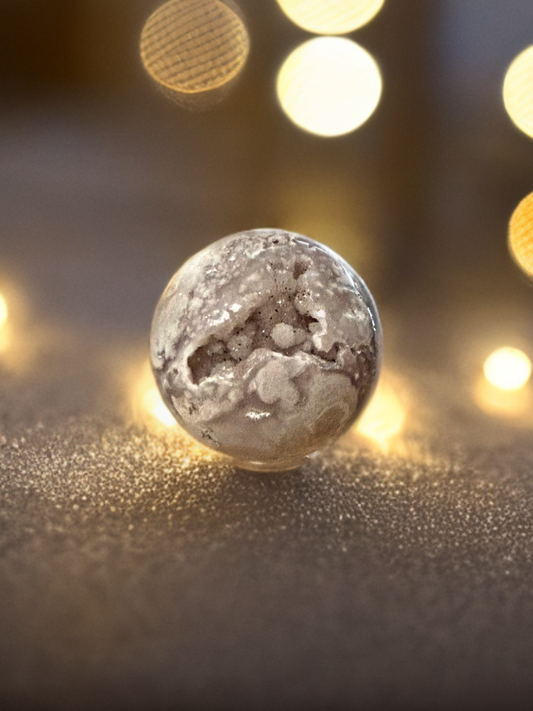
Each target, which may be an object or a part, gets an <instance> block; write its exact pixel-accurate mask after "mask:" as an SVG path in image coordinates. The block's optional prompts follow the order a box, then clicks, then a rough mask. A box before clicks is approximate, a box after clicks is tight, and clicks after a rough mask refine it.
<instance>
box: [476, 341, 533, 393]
mask: <svg viewBox="0 0 533 711" xmlns="http://www.w3.org/2000/svg"><path fill="white" fill-rule="evenodd" d="M483 372H484V374H485V378H486V379H487V380H488V382H489V383H490V384H491V385H493V386H494V387H495V388H498V389H499V390H520V388H523V387H524V386H525V385H526V383H527V382H528V380H529V378H530V377H531V360H530V359H529V358H528V356H527V355H526V354H525V353H524V352H523V351H521V350H519V349H518V348H510V347H504V348H498V350H496V351H494V352H493V353H491V354H490V355H489V357H488V358H487V359H486V361H485V363H484V365H483Z"/></svg>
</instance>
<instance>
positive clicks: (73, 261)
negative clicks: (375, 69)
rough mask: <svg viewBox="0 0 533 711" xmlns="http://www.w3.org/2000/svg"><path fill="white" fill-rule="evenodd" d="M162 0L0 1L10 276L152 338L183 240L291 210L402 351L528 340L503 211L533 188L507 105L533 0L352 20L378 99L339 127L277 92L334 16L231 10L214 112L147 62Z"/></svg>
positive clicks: (460, 350) (450, 353) (75, 319)
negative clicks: (243, 45)
mask: <svg viewBox="0 0 533 711" xmlns="http://www.w3.org/2000/svg"><path fill="white" fill-rule="evenodd" d="M285 1H286V2H287V0H285ZM288 4H289V5H290V2H289V3H288ZM378 4H379V3H378ZM178 5H179V3H178ZM296 5H297V3H296ZM160 6H161V3H158V2H154V1H151V0H106V2H104V1H103V0H102V1H100V0H47V1H46V2H42V0H2V3H1V5H0V94H1V98H2V101H1V109H0V131H1V139H2V143H1V145H2V148H1V151H2V158H1V162H0V181H1V190H0V280H1V281H3V283H4V284H5V285H6V286H5V287H4V291H5V289H7V288H8V287H7V284H12V285H13V286H16V288H18V289H19V291H20V293H21V294H23V295H24V297H25V298H26V299H27V303H28V305H31V310H32V313H33V314H34V316H35V317H36V318H38V319H40V320H44V321H54V322H59V321H61V322H68V323H69V324H71V325H75V326H76V327H77V328H80V327H90V328H96V329H98V330H100V331H102V330H106V329H108V330H111V331H113V332H114V333H118V332H123V333H127V334H130V335H131V334H135V335H138V336H140V335H141V334H144V335H146V336H147V334H148V330H149V323H150V318H151V313H152V311H153V308H154V305H155V303H156V301H157V299H158V296H159V294H160V293H161V291H162V289H163V287H164V285H165V284H166V283H167V281H168V279H169V278H170V276H171V275H172V273H173V272H174V271H175V270H176V269H177V268H178V267H179V265H180V264H181V263H182V262H183V260H184V259H185V258H186V257H188V256H189V255H191V254H192V253H194V252H195V251H197V250H198V249H199V248H200V247H203V246H205V245H207V244H209V243H210V242H212V241H213V240H215V239H217V238H220V237H222V236H224V235H226V234H230V233H232V232H235V231H239V230H242V229H250V228H253V227H258V226H275V227H282V228H287V229H290V230H295V231H299V232H302V233H304V234H307V235H309V236H311V237H313V238H315V239H318V240H320V241H322V242H324V243H326V244H328V245H329V246H331V247H333V249H335V250H337V251H338V252H339V253H340V254H342V255H343V256H344V257H345V258H347V259H348V260H349V261H350V262H351V263H352V265H353V266H354V267H355V268H356V269H357V270H358V271H359V272H360V274H361V275H362V276H363V278H364V279H365V280H366V281H367V283H368V284H369V286H370V288H371V289H372V291H373V293H374V294H375V296H376V299H377V301H378V304H379V305H380V308H381V310H382V312H383V314H384V318H385V322H386V326H387V330H386V340H387V343H388V346H389V349H390V352H391V354H392V353H395V352H396V351H397V350H398V351H401V352H403V353H404V354H405V357H406V358H408V359H414V360H411V362H413V363H416V362H417V360H418V359H421V360H422V361H424V362H425V363H426V364H429V365H431V366H435V367H445V368H448V369H451V370H454V369H455V370H457V368H460V367H463V366H464V367H468V361H469V358H472V367H477V368H479V367H481V366H480V359H481V360H482V359H483V357H484V355H486V354H488V353H489V352H490V350H491V349H492V348H493V347H494V348H496V347H499V346H508V345H511V346H516V347H521V348H526V350H527V348H529V349H530V351H531V343H532V342H533V340H532V339H533V332H532V331H533V320H532V318H531V313H532V307H533V290H532V288H531V284H530V283H529V282H528V280H527V278H526V277H525V276H524V275H523V274H522V273H521V272H520V270H519V269H518V268H517V266H516V265H515V264H514V263H513V261H512V259H511V258H510V256H509V253H508V250H507V226H508V222H509V219H510V216H511V214H512V212H513V210H514V209H515V207H516V205H517V204H518V203H519V201H520V200H521V199H522V198H523V197H525V196H526V195H527V194H528V193H529V192H530V191H531V189H532V188H533V140H532V139H531V138H529V137H528V136H526V135H525V134H524V133H522V132H521V131H520V130H518V128H516V126H515V125H514V124H513V123H512V121H511V119H510V118H509V116H508V115H507V113H506V111H505V108H504V105H503V100H502V86H503V80H504V77H505V74H506V71H507V69H508V67H509V65H510V64H511V62H512V61H513V60H514V58H515V57H516V56H517V55H518V54H519V53H520V52H522V50H524V49H525V48H526V47H528V46H529V45H530V44H531V43H533V7H532V5H531V3H530V2H529V1H528V0H509V2H506V3H502V2H500V1H499V0H466V1H465V0H401V2H400V1H399V0H387V2H385V3H384V4H383V6H382V7H380V8H379V11H378V12H377V13H376V14H375V16H374V17H372V18H371V20H370V21H368V22H367V23H366V24H365V25H364V26H362V27H360V28H358V29H356V30H355V31H352V32H349V33H348V34H347V35H346V37H348V38H349V39H351V40H354V41H356V42H357V43H358V44H360V45H361V46H362V47H364V48H365V49H366V50H367V52H369V53H370V54H371V55H372V57H373V58H374V59H375V61H376V62H377V65H378V66H379V71H380V73H381V77H382V93H381V99H380V101H379V103H378V105H377V107H376V109H375V111H374V112H373V113H372V115H370V117H369V118H368V119H367V120H366V121H365V122H364V123H363V124H362V125H361V126H360V127H359V128H357V129H356V130H354V131H351V132H349V133H347V134H345V135H341V136H336V137H324V136H319V135H316V134H313V133H310V132H308V131H305V130H302V129H301V128H299V127H298V126H297V125H295V123H293V122H292V121H291V120H289V118H288V117H287V115H286V113H284V111H283V110H282V108H281V105H280V100H279V98H278V96H277V94H276V78H277V75H278V72H279V71H280V68H281V65H282V64H283V62H284V61H285V59H286V58H287V56H288V55H289V53H290V52H291V51H292V50H294V49H295V48H297V47H298V46H299V45H301V44H302V43H303V42H305V41H307V40H309V39H311V38H313V37H314V36H315V35H316V34H317V33H316V32H315V33H314V34H313V33H311V32H308V31H306V30H304V29H302V28H301V27H298V26H297V25H296V24H295V23H294V22H293V21H291V19H290V18H289V17H288V16H287V15H286V14H284V12H283V10H282V9H281V7H280V6H279V5H278V3H277V2H276V1H275V0H268V1H267V0H262V1H261V2H255V1H253V0H240V2H239V7H238V8H237V7H236V6H235V5H234V6H233V10H234V11H235V12H236V13H237V15H238V16H239V17H240V18H241V20H242V21H243V22H244V24H245V28H246V30H245V32H247V34H248V37H249V42H250V52H249V56H248V61H247V62H246V63H245V65H244V66H243V67H241V66H240V65H239V67H238V69H239V71H238V72H237V74H239V76H238V77H237V78H236V80H235V81H234V82H233V83H234V84H235V85H234V86H231V90H230V91H228V93H227V95H226V96H222V100H220V101H219V103H218V104H215V105H214V106H211V108H209V110H202V111H198V110H196V109H198V105H196V106H195V105H193V106H192V109H194V110H192V111H191V110H190V109H191V106H190V105H189V106H185V107H184V106H183V105H181V104H180V102H179V101H175V100H173V97H172V93H174V98H175V97H176V95H177V92H172V91H170V92H167V93H166V94H165V93H164V92H162V91H159V90H158V87H157V84H156V82H155V81H153V80H152V78H151V77H150V76H149V74H148V72H147V71H145V69H144V68H143V63H142V61H141V57H140V46H139V43H140V37H141V31H142V30H143V26H144V25H145V23H146V21H147V19H148V17H149V16H150V15H151V14H152V13H154V12H155V11H156V10H158V8H159V7H160ZM193 20H194V18H193ZM196 21H197V22H200V23H201V21H202V20H201V18H199V19H198V18H197V20H196ZM156 39H157V38H156ZM156 50H157V47H156ZM243 52H244V50H243ZM222 61H224V58H222ZM207 94H209V92H205V95H207ZM315 99H316V100H317V101H319V102H320V101H321V100H322V99H321V98H320V97H319V96H315ZM197 103H198V102H197ZM200 108H202V107H200ZM339 110H341V109H339ZM476 342H478V343H479V345H478V346H476V345H473V344H474V343H476ZM476 347H477V348H479V350H477V351H476ZM472 349H474V350H473V352H472ZM530 355H532V354H531V352H530ZM474 361H475V366H474Z"/></svg>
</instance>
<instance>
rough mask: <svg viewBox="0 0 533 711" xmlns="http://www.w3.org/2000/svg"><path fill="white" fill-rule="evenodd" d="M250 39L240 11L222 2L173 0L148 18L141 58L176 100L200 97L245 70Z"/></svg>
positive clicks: (149, 70) (144, 29) (162, 86)
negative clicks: (239, 13)
mask: <svg viewBox="0 0 533 711" xmlns="http://www.w3.org/2000/svg"><path fill="white" fill-rule="evenodd" d="M249 49H250V41H249V36H248V32H247V30H246V27H245V26H244V23H243V21H242V19H241V18H240V17H239V15H238V14H237V13H236V12H235V11H234V10H233V9H231V8H230V7H228V6H227V5H226V4H225V3H223V2H221V1H219V0H170V2H167V3H165V4H164V5H162V6H161V7H159V8H158V9H157V10H156V11H155V12H154V13H153V14H152V15H151V16H150V17H149V18H148V20H147V21H146V24H145V25H144V28H143V31H142V34H141V58H142V61H143V64H144V66H145V68H146V70H147V71H148V73H149V74H150V76H151V77H152V78H153V79H154V80H155V81H156V82H157V83H158V84H159V85H160V87H161V88H162V89H163V90H164V91H165V93H166V94H167V95H169V96H171V97H172V98H177V97H179V96H182V97H187V96H188V97H189V98H191V97H194V96H196V98H199V97H200V99H201V97H202V96H205V94H206V93H210V92H214V91H215V90H217V89H220V88H222V87H225V86H227V85H228V84H229V83H231V82H232V80H233V79H235V78H236V77H237V75H238V74H239V73H240V71H241V70H242V68H243V66H244V64H245V62H246V59H247V57H248V52H249Z"/></svg>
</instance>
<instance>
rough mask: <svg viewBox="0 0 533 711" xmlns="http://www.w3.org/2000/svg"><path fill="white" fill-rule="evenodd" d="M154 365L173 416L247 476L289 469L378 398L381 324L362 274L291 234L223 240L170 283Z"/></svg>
mask: <svg viewBox="0 0 533 711" xmlns="http://www.w3.org/2000/svg"><path fill="white" fill-rule="evenodd" d="M150 346H151V347H150V351H151V362H152V367H153V371H154V374H155V377H156V380H157V383H158V386H159V389H160V391H161V395H162V396H163V399H164V400H165V402H166V404H167V406H168V407H169V409H170V411H171V412H172V413H173V414H174V416H175V417H176V419H177V420H178V422H179V423H180V425H181V426H182V427H183V428H184V429H185V430H187V432H189V433H190V434H191V435H192V436H193V437H195V438H196V439H197V440H198V441H199V442H201V443H202V444H204V445H206V446H208V447H211V448H212V449H215V450H217V451H219V452H222V453H224V454H227V455H229V456H231V457H233V458H234V459H235V460H236V461H237V463H238V464H239V465H240V466H242V467H244V468H249V469H264V470H271V471H274V470H283V469H289V468H292V467H295V466H297V465H298V464H299V463H300V462H301V461H302V459H303V458H305V456H306V455H308V454H310V453H312V452H315V451H316V450H318V449H320V448H322V447H324V446H325V445H327V444H329V443H331V442H332V441H334V440H335V439H336V438H337V437H339V435H341V434H342V433H343V432H345V431H346V430H347V429H348V428H349V427H350V425H351V424H352V423H353V422H354V420H355V419H356V417H357V416H358V415H359V414H360V412H361V411H362V409H363V408H364V406H365V404H366V403H367V402H368V399H369V397H370V395H371V393H372V391H373V388H374V386H375V384H376V381H377V377H378V374H379V368H380V364H381V355H382V332H381V325H380V321H379V317H378V313H377V309H376V305H375V303H374V300H373V298H372V296H371V294H370V292H369V291H368V289H367V287H366V286H365V284H364V282H363V281H362V280H361V278H360V277H359V276H358V275H357V274H356V272H355V271H354V270H353V269H352V268H351V267H350V265H349V264H348V263H347V262H345V261H344V260H343V259H342V258H341V257H339V256H338V255H337V254H335V252H333V251H332V250H330V249H328V248H327V247H325V246H324V245H322V244H320V243H318V242H315V241H314V240H312V239H309V238H308V237H304V236H302V235H299V234H295V233H292V232H286V231H284V230H277V229H258V230H250V231H247V232H239V233H238V234H235V235H231V236H229V237H225V238H224V239H221V240H219V241H218V242H215V243H214V244H211V245H210V246H209V247H207V248H206V249H203V250H202V251H201V252H198V254H196V255H194V256H193V257H191V258H190V259H189V260H188V261H187V262H186V263H185V264H184V265H183V266H182V267H181V269H179V270H178V271H177V272H176V274H175V275H174V276H173V278H172V279H171V281H170V283H169V285H168V286H167V288H166V290H165V292H164V293H163V295H162V297H161V299H160V301H159V303H158V305H157V308H156V311H155V314H154V319H153V323H152V332H151V344H150Z"/></svg>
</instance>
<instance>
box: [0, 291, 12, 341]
mask: <svg viewBox="0 0 533 711" xmlns="http://www.w3.org/2000/svg"><path fill="white" fill-rule="evenodd" d="M8 313H9V312H8V309H7V302H6V300H5V297H4V295H3V294H1V293H0V353H3V352H4V351H6V350H7V348H8V345H9V341H10V339H9V329H8V323H7V319H8Z"/></svg>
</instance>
